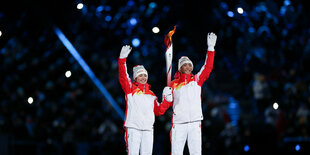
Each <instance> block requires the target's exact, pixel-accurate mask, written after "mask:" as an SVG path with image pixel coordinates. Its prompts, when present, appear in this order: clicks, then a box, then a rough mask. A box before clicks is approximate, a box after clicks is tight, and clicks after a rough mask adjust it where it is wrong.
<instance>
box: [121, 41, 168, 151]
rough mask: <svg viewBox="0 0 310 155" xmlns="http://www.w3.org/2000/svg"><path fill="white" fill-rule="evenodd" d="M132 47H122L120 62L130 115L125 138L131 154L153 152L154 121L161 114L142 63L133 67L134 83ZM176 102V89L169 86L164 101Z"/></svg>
mask: <svg viewBox="0 0 310 155" xmlns="http://www.w3.org/2000/svg"><path fill="white" fill-rule="evenodd" d="M130 51H131V47H130V46H128V45H126V46H123V47H122V50H121V53H120V57H119V60H118V65H119V82H120V84H121V86H122V89H123V90H124V92H125V98H126V114H125V115H126V116H125V122H124V128H125V130H126V131H125V141H126V149H127V154H129V155H138V154H139V152H140V154H141V155H151V154H152V152H153V151H152V150H153V124H154V121H155V116H154V114H155V115H159V111H158V110H159V105H160V103H158V101H157V97H156V96H155V94H154V93H153V92H152V91H151V90H150V85H149V84H148V83H147V79H148V73H147V71H146V70H145V68H144V67H143V66H142V65H137V66H135V67H134V68H133V78H134V80H135V81H134V82H133V83H132V82H131V79H130V78H129V76H128V73H127V66H126V59H127V56H128V55H129V53H130ZM169 102H170V103H171V102H172V89H171V88H170V87H165V88H164V91H163V102H162V103H165V104H169Z"/></svg>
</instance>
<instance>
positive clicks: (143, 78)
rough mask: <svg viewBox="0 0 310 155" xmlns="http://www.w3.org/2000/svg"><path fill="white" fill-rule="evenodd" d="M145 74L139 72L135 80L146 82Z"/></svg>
mask: <svg viewBox="0 0 310 155" xmlns="http://www.w3.org/2000/svg"><path fill="white" fill-rule="evenodd" d="M147 78H148V77H147V75H146V74H140V75H139V76H137V77H136V79H135V80H136V81H137V82H138V83H141V84H146V83H147Z"/></svg>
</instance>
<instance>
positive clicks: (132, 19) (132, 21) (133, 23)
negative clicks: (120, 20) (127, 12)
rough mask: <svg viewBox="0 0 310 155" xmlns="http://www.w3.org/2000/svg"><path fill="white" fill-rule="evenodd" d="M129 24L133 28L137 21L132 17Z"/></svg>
mask: <svg viewBox="0 0 310 155" xmlns="http://www.w3.org/2000/svg"><path fill="white" fill-rule="evenodd" d="M129 23H130V25H131V26H135V25H136V24H137V23H138V20H137V19H136V18H134V17H132V18H130V20H129Z"/></svg>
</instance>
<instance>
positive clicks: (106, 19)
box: [104, 16, 112, 22]
mask: <svg viewBox="0 0 310 155" xmlns="http://www.w3.org/2000/svg"><path fill="white" fill-rule="evenodd" d="M104 19H105V21H107V22H109V21H111V20H112V17H111V16H106V17H105V18H104Z"/></svg>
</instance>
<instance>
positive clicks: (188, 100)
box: [159, 51, 214, 123]
mask: <svg viewBox="0 0 310 155" xmlns="http://www.w3.org/2000/svg"><path fill="white" fill-rule="evenodd" d="M213 61H214V52H212V51H207V55H206V61H205V64H204V65H203V66H202V68H201V69H200V71H199V72H198V73H197V74H196V75H193V74H181V73H180V72H179V71H178V72H177V73H176V74H175V77H174V78H175V80H173V81H172V83H171V86H170V87H172V89H173V104H170V105H169V103H163V104H161V105H160V109H159V111H160V114H162V113H164V111H166V110H167V109H168V108H169V107H170V106H173V118H172V123H187V122H194V121H199V120H203V114H202V108H201V86H202V84H203V83H204V82H205V81H206V80H207V79H208V77H209V75H210V73H211V71H212V68H213Z"/></svg>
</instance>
